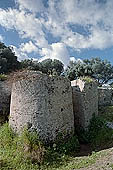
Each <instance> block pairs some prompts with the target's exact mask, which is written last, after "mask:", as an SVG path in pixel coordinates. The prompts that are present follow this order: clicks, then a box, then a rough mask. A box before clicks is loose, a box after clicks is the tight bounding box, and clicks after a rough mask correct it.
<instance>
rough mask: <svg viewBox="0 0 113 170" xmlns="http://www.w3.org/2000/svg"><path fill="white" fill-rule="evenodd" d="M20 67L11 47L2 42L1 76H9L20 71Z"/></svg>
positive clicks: (0, 51)
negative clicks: (15, 71)
mask: <svg viewBox="0 0 113 170" xmlns="http://www.w3.org/2000/svg"><path fill="white" fill-rule="evenodd" d="M19 66H20V63H19V61H17V57H16V56H15V53H13V52H12V49H11V48H10V47H6V46H5V45H4V43H1V42H0V74H1V73H4V74H7V73H9V72H11V71H14V70H16V69H18V68H19Z"/></svg>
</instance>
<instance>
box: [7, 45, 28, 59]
mask: <svg viewBox="0 0 113 170" xmlns="http://www.w3.org/2000/svg"><path fill="white" fill-rule="evenodd" d="M10 46H11V47H12V49H13V52H14V53H15V55H16V56H17V57H18V60H19V61H21V60H24V59H28V56H27V54H26V53H24V52H22V51H21V49H20V48H17V47H16V46H14V45H10Z"/></svg>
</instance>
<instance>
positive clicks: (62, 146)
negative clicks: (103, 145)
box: [53, 136, 80, 154]
mask: <svg viewBox="0 0 113 170" xmlns="http://www.w3.org/2000/svg"><path fill="white" fill-rule="evenodd" d="M79 147H80V145H79V141H78V137H77V136H72V137H71V138H69V139H67V140H64V139H63V140H62V142H61V141H58V142H56V143H55V144H53V149H54V150H56V151H57V152H58V153H63V154H69V153H71V152H73V151H77V150H78V149H79Z"/></svg>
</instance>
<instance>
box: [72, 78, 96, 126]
mask: <svg viewBox="0 0 113 170" xmlns="http://www.w3.org/2000/svg"><path fill="white" fill-rule="evenodd" d="M71 85H72V90H73V109H74V116H75V126H82V127H83V128H85V129H86V128H87V127H88V125H89V123H90V120H91V118H92V116H93V114H95V115H98V89H97V84H96V83H95V82H90V83H87V82H85V81H82V80H80V79H79V80H74V81H72V82H71Z"/></svg>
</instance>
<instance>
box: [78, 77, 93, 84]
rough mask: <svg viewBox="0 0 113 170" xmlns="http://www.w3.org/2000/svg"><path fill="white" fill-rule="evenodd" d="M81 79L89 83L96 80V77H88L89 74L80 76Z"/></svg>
mask: <svg viewBox="0 0 113 170" xmlns="http://www.w3.org/2000/svg"><path fill="white" fill-rule="evenodd" d="M80 79H81V80H83V81H85V82H87V83H92V82H94V79H93V78H91V77H88V76H83V77H80Z"/></svg>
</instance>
